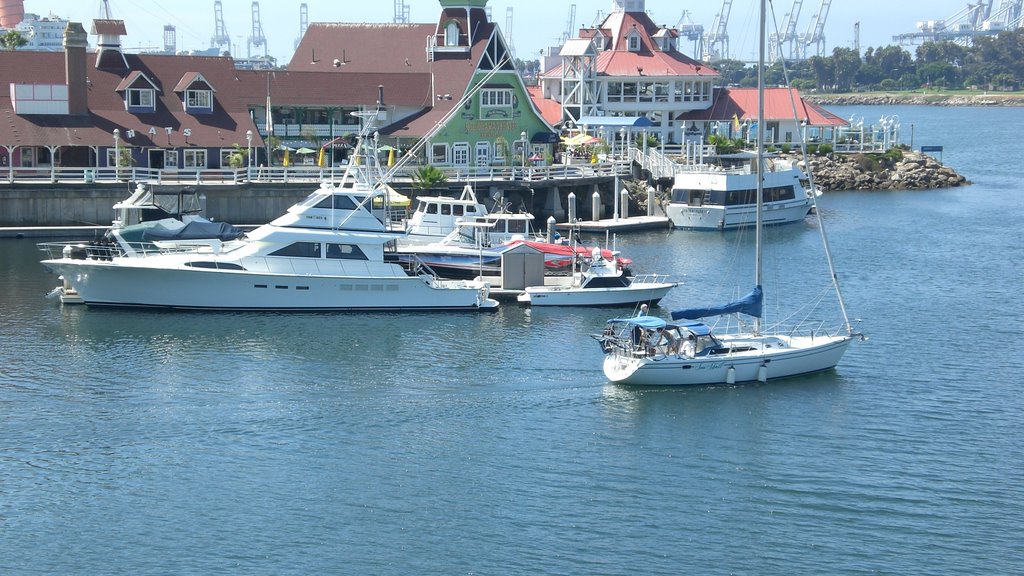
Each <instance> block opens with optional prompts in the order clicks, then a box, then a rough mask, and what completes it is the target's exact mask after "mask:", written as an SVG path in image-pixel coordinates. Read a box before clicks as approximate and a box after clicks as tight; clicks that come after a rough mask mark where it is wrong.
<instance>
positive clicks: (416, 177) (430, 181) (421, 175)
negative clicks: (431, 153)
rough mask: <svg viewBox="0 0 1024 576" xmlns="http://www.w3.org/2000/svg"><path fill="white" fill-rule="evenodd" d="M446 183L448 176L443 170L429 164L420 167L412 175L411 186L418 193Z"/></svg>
mask: <svg viewBox="0 0 1024 576" xmlns="http://www.w3.org/2000/svg"><path fill="white" fill-rule="evenodd" d="M447 181H448V176H447V175H446V174H445V173H444V171H443V170H441V169H440V168H438V167H436V166H431V165H429V164H427V165H426V166H420V167H419V168H417V169H416V172H414V173H413V175H412V186H413V188H415V189H417V190H420V191H427V190H430V189H431V188H433V187H434V186H437V185H438V184H444V183H445V182H447Z"/></svg>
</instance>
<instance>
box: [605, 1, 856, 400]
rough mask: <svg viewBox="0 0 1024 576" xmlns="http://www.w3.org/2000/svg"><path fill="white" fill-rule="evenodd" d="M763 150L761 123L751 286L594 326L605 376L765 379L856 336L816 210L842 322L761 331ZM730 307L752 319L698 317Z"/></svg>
mask: <svg viewBox="0 0 1024 576" xmlns="http://www.w3.org/2000/svg"><path fill="white" fill-rule="evenodd" d="M765 1H766V0H761V14H760V49H759V58H758V62H759V66H758V82H757V85H758V109H757V116H758V125H760V126H763V125H764V123H763V121H764V78H763V74H764V63H765V53H764V52H765V48H764V46H765V25H766V13H765ZM764 156H765V154H764V137H763V131H758V136H757V213H756V218H755V272H754V276H755V279H754V288H753V290H751V292H750V293H749V294H747V295H746V296H744V297H743V298H740V299H739V300H736V301H734V302H731V303H728V304H725V305H721V306H705V307H700V308H688V309H682V310H675V311H673V312H672V313H671V319H672V322H669V321H667V320H665V319H662V318H658V317H654V316H648V315H647V314H646V309H642V312H641V313H640V314H639V315H637V316H633V317H626V318H613V319H611V320H609V321H608V323H607V325H606V327H605V329H604V332H603V333H602V334H595V335H594V338H595V339H596V340H598V342H599V343H600V345H601V350H602V351H603V352H604V360H603V366H602V368H603V371H604V374H605V376H606V377H607V378H608V379H609V380H610V381H612V382H616V383H623V384H636V385H644V386H686V385H708V384H734V383H738V382H754V381H757V382H766V381H767V380H769V379H777V378H786V377H790V376H796V375H800V374H810V373H814V372H821V371H824V370H830V369H832V368H835V366H836V365H837V364H838V363H839V361H840V359H841V358H842V357H843V353H845V352H846V350H847V348H848V347H849V345H850V342H851V341H852V340H853V339H854V338H855V337H858V336H860V335H859V334H856V333H854V330H853V328H852V326H851V324H850V320H849V317H848V316H847V313H846V306H845V304H844V303H843V297H842V292H841V290H840V289H839V284H838V280H837V279H836V274H835V272H834V268H833V265H832V257H831V251H830V249H829V247H828V241H827V237H826V236H825V233H824V228H823V227H821V224H822V222H821V218H820V216H819V217H818V220H819V229H820V230H821V233H822V243H823V245H824V248H825V255H826V258H827V260H828V263H829V269H830V272H831V279H832V286H833V288H834V289H835V292H836V296H837V299H838V301H839V309H840V310H841V312H842V316H843V322H842V326H841V327H839V328H838V329H836V330H835V331H834V332H828V331H820V330H815V331H812V332H809V333H806V334H800V333H798V332H795V331H787V332H785V333H777V334H768V333H765V332H764V331H762V329H761V318H762V316H763V301H764V290H763V288H762V251H763V246H762V244H763V242H762V240H763V238H762V236H763V231H764V226H765V222H764V216H763V214H762V212H763V203H764V180H765V177H764V171H765V168H764V166H765V162H764V161H765V157H764ZM815 212H817V211H815ZM732 314H735V315H737V316H739V315H745V316H750V317H752V318H753V319H754V321H753V324H752V327H750V328H747V327H744V325H743V324H742V323H738V324H737V328H736V329H735V330H731V331H728V332H727V333H715V331H714V330H713V329H712V328H711V326H709V325H707V324H705V323H704V322H702V321H700V320H702V319H705V318H713V317H717V316H722V315H732ZM679 321H683V322H679Z"/></svg>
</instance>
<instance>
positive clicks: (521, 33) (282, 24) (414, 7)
mask: <svg viewBox="0 0 1024 576" xmlns="http://www.w3.org/2000/svg"><path fill="white" fill-rule="evenodd" d="M1000 1H1002V0H996V1H995V6H999V2H1000ZM404 3H405V4H407V5H408V6H409V16H410V21H411V22H419V23H432V22H435V21H436V19H437V16H438V14H439V13H440V5H439V3H438V2H437V1H436V0H404ZM252 4H253V3H252V1H251V0H221V5H222V11H223V15H224V24H225V27H226V28H227V32H228V35H229V36H230V37H231V39H232V43H233V44H234V46H235V47H236V48H234V49H233V53H234V54H235V55H236V56H247V55H248V41H247V39H248V37H249V36H250V35H251V33H252ZM301 4H306V6H307V13H308V21H309V22H310V23H312V22H392V21H393V20H394V14H395V4H396V2H395V1H389V0H305V2H303V1H301V0H264V1H263V2H260V3H259V10H260V23H261V24H262V27H263V34H264V36H265V37H266V38H267V46H268V51H269V53H270V55H271V56H274V57H276V58H277V59H278V62H279V63H280V64H287V62H288V61H289V60H290V59H291V56H292V53H293V52H294V48H295V43H296V39H297V37H298V35H299V23H300V17H299V14H300V12H299V6H300V5H301ZM775 4H776V7H775V13H776V19H777V20H778V21H779V22H780V23H781V22H782V21H783V20H784V18H785V15H786V14H787V13H789V12H790V10H791V9H792V6H793V0H775ZM109 5H110V10H111V12H112V16H113V17H114V18H116V19H119V20H124V21H125V26H126V29H127V31H128V36H127V38H126V39H125V40H124V47H125V48H126V49H128V50H132V51H138V50H145V49H159V48H161V47H162V45H163V27H164V25H167V24H171V25H174V26H175V27H176V29H177V43H178V50H203V49H207V48H209V47H210V39H211V37H212V36H213V35H214V0H109ZM489 5H490V6H491V17H492V19H493V20H495V21H496V22H497V23H498V25H499V26H501V28H502V31H503V32H504V33H505V35H506V37H509V36H511V42H512V45H513V46H514V48H515V51H516V55H517V56H518V57H519V58H523V59H534V58H537V57H538V55H539V53H540V51H541V50H542V49H543V48H545V47H548V46H553V45H556V44H557V43H558V41H559V39H560V38H561V36H562V34H563V33H564V32H565V31H566V29H567V25H568V23H569V16H570V12H571V7H572V6H573V5H575V7H576V9H575V27H574V30H573V34H572V35H573V36H575V35H576V33H575V32H576V30H578V29H579V27H581V26H592V25H593V24H594V23H595V21H596V20H597V17H598V12H599V11H600V12H601V13H602V14H606V13H607V12H609V11H610V10H611V8H612V0H576V1H575V2H570V1H567V0H491V1H490V4H489ZM757 6H758V2H756V0H736V1H734V2H733V7H732V12H731V15H730V18H729V25H728V29H727V31H728V34H729V44H730V52H731V55H732V57H734V58H738V59H743V60H754V59H756V53H755V51H756V42H755V39H756V36H755V30H756V24H757ZM820 6H821V0H806V1H804V2H803V8H802V10H801V12H800V17H799V19H798V20H797V31H798V32H800V33H803V32H806V31H807V30H808V27H809V25H810V23H811V20H812V18H813V16H814V14H815V13H817V11H818V10H819V8H820ZM965 6H966V0H909V1H895V2H894V1H893V0H834V1H833V2H832V6H831V9H830V11H829V14H828V18H827V19H826V25H825V39H826V43H825V44H826V53H828V54H831V52H832V49H833V48H835V47H844V48H852V47H853V46H854V23H855V22H858V21H859V22H860V44H861V48H862V50H863V49H866V48H867V47H869V46H884V45H889V44H893V41H892V37H893V35H895V34H901V33H907V32H914V31H916V24H917V22H918V21H921V20H941V19H947V18H949V17H950V16H954V15H956V14H958V13H959V12H961V11H962V10H963V9H964V7H965ZM509 7H512V8H513V11H512V26H511V33H509V30H507V29H506V23H507V21H508V12H507V10H508V8H509ZM646 8H647V12H648V13H649V14H650V15H651V18H652V19H653V20H654V21H655V22H656V23H658V24H666V25H668V26H675V25H677V24H678V23H680V22H681V20H682V17H683V11H684V10H685V11H687V12H688V17H689V20H690V22H692V23H695V24H701V25H703V26H704V28H705V30H706V31H707V30H710V29H711V26H712V23H713V22H714V19H715V15H716V14H717V13H718V12H719V11H720V10H721V8H722V0H700V1H680V0H647V2H646ZM25 11H26V12H30V13H35V14H39V15H40V16H44V17H45V16H48V15H50V14H53V15H55V16H58V17H61V18H68V19H70V20H72V21H81V22H83V23H84V24H85V27H86V30H89V24H88V23H89V22H91V21H92V20H93V19H95V18H100V17H102V13H103V2H102V1H101V0H25ZM779 26H781V24H779ZM94 43H95V39H94V38H90V44H91V45H92V44H94ZM680 48H681V49H682V51H683V52H684V53H687V54H692V43H690V42H689V41H687V40H685V39H683V40H682V41H681V42H680ZM909 50H910V51H911V52H913V48H909ZM254 51H255V52H256V53H254V54H253V55H254V56H256V55H261V54H262V50H261V49H259V48H255V49H254Z"/></svg>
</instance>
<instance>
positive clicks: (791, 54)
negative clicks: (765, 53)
mask: <svg viewBox="0 0 1024 576" xmlns="http://www.w3.org/2000/svg"><path fill="white" fill-rule="evenodd" d="M803 3H804V0H793V7H792V8H791V9H790V10H789V13H788V14H786V16H785V17H783V22H782V28H781V29H780V32H778V33H772V34H771V35H770V36H769V43H770V46H771V48H770V51H769V54H770V56H769V58H770V59H771V60H776V59H781V58H789V59H790V60H793V59H796V58H797V49H796V41H797V33H796V21H797V19H799V18H800V8H801V7H802V6H803Z"/></svg>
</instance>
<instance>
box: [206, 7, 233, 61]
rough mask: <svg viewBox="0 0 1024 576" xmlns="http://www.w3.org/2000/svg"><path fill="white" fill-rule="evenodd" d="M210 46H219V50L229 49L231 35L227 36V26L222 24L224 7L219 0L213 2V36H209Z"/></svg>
mask: <svg viewBox="0 0 1024 576" xmlns="http://www.w3.org/2000/svg"><path fill="white" fill-rule="evenodd" d="M210 48H219V49H221V51H222V52H223V51H228V52H230V51H231V36H228V29H227V26H225V25H224V7H223V6H222V5H221V3H220V0H214V3H213V37H212V38H210Z"/></svg>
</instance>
